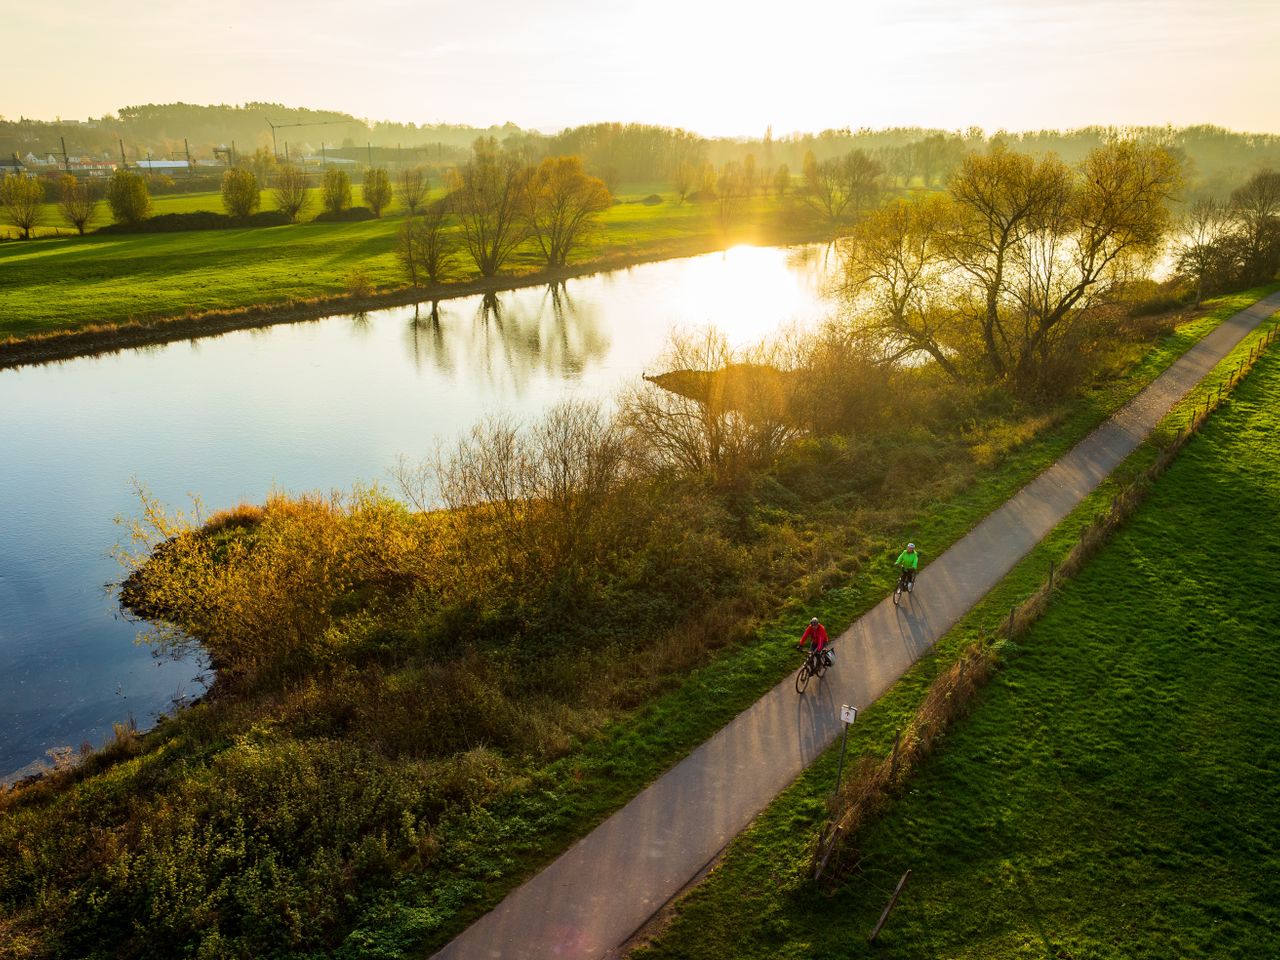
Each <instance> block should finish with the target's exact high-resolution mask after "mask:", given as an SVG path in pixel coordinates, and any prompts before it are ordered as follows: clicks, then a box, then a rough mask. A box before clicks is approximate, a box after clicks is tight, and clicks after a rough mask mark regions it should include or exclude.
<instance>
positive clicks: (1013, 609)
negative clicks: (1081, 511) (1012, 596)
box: [1005, 501, 1115, 640]
mask: <svg viewBox="0 0 1280 960" xmlns="http://www.w3.org/2000/svg"><path fill="white" fill-rule="evenodd" d="M1114 506H1115V501H1112V507H1114ZM1017 609H1018V605H1017V604H1016V603H1015V604H1014V605H1013V606H1012V607H1010V608H1009V628H1008V629H1007V630H1005V634H1006V635H1007V636H1008V637H1009V639H1010V640H1012V639H1013V615H1014V613H1015V612H1017Z"/></svg>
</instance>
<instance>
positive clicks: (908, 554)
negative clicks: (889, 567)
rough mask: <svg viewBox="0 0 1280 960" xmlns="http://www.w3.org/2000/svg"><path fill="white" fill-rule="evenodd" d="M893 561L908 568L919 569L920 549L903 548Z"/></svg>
mask: <svg viewBox="0 0 1280 960" xmlns="http://www.w3.org/2000/svg"><path fill="white" fill-rule="evenodd" d="M894 563H900V564H902V565H903V566H904V567H907V568H908V569H910V570H919V569H920V551H919V550H916V551H914V552H912V551H910V550H903V551H902V552H901V553H900V554H898V559H897V560H895V561H894Z"/></svg>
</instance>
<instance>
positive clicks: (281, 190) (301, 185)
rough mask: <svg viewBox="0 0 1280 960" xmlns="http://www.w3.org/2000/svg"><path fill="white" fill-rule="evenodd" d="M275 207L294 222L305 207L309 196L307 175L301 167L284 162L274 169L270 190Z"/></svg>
mask: <svg viewBox="0 0 1280 960" xmlns="http://www.w3.org/2000/svg"><path fill="white" fill-rule="evenodd" d="M271 194H272V197H273V199H274V200H275V202H276V208H277V209H278V210H279V211H280V212H281V213H283V214H284V215H285V216H286V217H288V218H289V221H290V222H291V223H296V222H297V220H298V217H300V216H301V215H302V212H303V211H304V210H305V209H306V208H307V204H308V201H309V200H310V196H309V194H308V191H307V175H306V173H305V172H304V171H303V170H302V168H301V167H298V166H294V165H293V164H286V165H285V166H282V167H280V168H279V169H278V170H277V171H276V177H275V186H274V187H273V188H272V190H271Z"/></svg>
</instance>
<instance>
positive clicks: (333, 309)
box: [0, 223, 833, 370]
mask: <svg viewBox="0 0 1280 960" xmlns="http://www.w3.org/2000/svg"><path fill="white" fill-rule="evenodd" d="M832 237H833V233H832V230H831V228H830V227H829V226H823V225H816V224H811V223H799V224H790V225H787V224H778V225H776V226H775V228H774V229H773V230H772V231H766V230H763V229H760V228H756V229H743V230H738V231H735V232H734V233H732V234H731V235H730V236H729V237H727V238H726V237H715V236H706V235H698V236H692V237H686V238H679V239H675V240H664V241H656V242H653V243H651V244H648V245H645V246H642V247H640V248H639V249H634V248H633V249H630V250H626V251H621V250H619V251H606V252H604V253H602V254H601V255H599V256H596V257H594V258H592V259H591V260H588V261H584V262H582V263H576V264H569V265H566V266H564V267H557V268H553V269H536V268H530V269H528V270H527V271H525V272H520V273H508V274H503V275H501V276H497V277H487V278H473V279H468V280H457V281H452V282H448V283H442V284H438V285H436V286H435V287H409V286H405V287H398V288H394V289H388V290H380V291H375V292H373V293H370V294H366V295H358V296H353V295H350V294H345V293H344V294H336V295H331V296H320V297H315V298H311V299H307V300H288V301H284V302H279V303H261V304H253V305H250V306H246V307H238V308H232V309H215V310H206V311H200V312H190V311H188V312H186V313H184V314H182V315H175V316H167V317H166V316H161V317H155V318H151V319H144V320H132V319H131V320H125V321H121V322H119V323H111V324H89V325H85V326H79V327H73V328H70V329H57V330H51V331H48V332H40V333H33V334H29V335H25V336H19V337H10V338H9V339H8V340H6V341H4V342H2V343H0V370H2V369H6V368H13V367H23V366H31V365H35V364H42V363H50V362H56V361H59V360H69V359H72V358H75V357H82V356H92V355H96V354H104V353H114V352H117V351H120V350H127V349H130V348H133V347H142V346H151V345H155V344H162V343H171V342H173V341H176V340H189V339H193V338H198V337H208V336H217V335H218V334H222V333H229V332H231V331H233V330H244V329H250V328H254V327H264V326H271V325H274V324H280V323H298V322H303V321H309V320H318V319H321V318H323V317H326V316H333V315H335V314H348V313H366V312H368V311H371V310H380V309H385V308H387V307H396V306H404V305H406V304H413V303H431V302H439V301H445V300H454V299H459V298H462V297H472V296H479V295H484V294H497V293H502V292H505V291H508V290H519V289H524V288H527V287H537V286H542V285H544V284H553V283H562V282H565V281H567V280H572V279H575V278H579V277H588V276H593V275H596V274H600V273H608V272H610V271H613V270H622V269H626V268H628V267H633V266H638V265H640V264H644V263H655V262H659V261H663V260H676V259H681V258H685V257H695V256H701V255H703V254H708V253H717V252H719V251H722V250H725V249H728V248H729V247H731V246H736V245H739V244H751V245H775V246H787V245H795V244H802V243H814V242H823V241H828V240H831V239H832Z"/></svg>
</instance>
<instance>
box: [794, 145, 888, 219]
mask: <svg viewBox="0 0 1280 960" xmlns="http://www.w3.org/2000/svg"><path fill="white" fill-rule="evenodd" d="M881 172H882V171H881V168H880V164H878V163H877V162H876V161H875V160H872V159H871V157H869V156H868V155H867V153H866V152H865V151H863V150H852V151H850V152H849V153H848V154H846V155H845V156H843V157H832V158H831V159H829V160H823V161H821V162H819V161H817V160H815V159H814V158H813V155H812V154H808V155H807V156H806V157H805V168H804V199H805V202H806V203H808V204H809V206H811V207H812V208H813V209H814V210H816V211H817V212H818V213H820V214H821V215H822V216H823V217H825V218H826V219H827V220H830V221H831V222H832V223H838V222H840V221H841V220H843V219H845V216H846V214H849V213H852V214H853V215H854V216H855V217H856V216H857V215H858V214H860V213H861V212H862V210H863V208H865V207H866V206H869V205H870V203H871V201H872V200H873V199H874V197H875V195H876V193H877V191H878V190H879V179H880V175H881Z"/></svg>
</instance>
